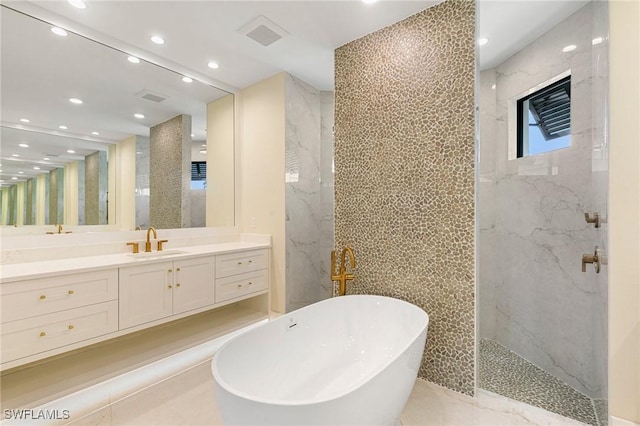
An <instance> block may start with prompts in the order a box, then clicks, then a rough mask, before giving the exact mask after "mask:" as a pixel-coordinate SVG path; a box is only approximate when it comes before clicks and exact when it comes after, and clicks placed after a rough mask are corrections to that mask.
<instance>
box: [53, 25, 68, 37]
mask: <svg viewBox="0 0 640 426" xmlns="http://www.w3.org/2000/svg"><path fill="white" fill-rule="evenodd" d="M51 32H52V33H54V34H55V35H59V36H62V37H66V36H67V34H68V33H67V32H66V31H65V30H63V29H62V28H60V27H51Z"/></svg>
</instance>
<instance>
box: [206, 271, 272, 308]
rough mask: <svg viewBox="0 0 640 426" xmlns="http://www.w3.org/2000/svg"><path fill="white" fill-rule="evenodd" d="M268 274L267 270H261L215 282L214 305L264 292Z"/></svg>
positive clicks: (267, 284)
mask: <svg viewBox="0 0 640 426" xmlns="http://www.w3.org/2000/svg"><path fill="white" fill-rule="evenodd" d="M268 274H269V272H268V271H267V270H262V271H257V272H248V273H245V274H241V275H234V276H231V277H226V278H220V279H218V280H216V303H218V302H224V301H225V300H230V299H235V298H236V297H241V296H244V295H246V294H251V293H255V292H257V291H261V290H266V289H267V287H268V286H269V276H268Z"/></svg>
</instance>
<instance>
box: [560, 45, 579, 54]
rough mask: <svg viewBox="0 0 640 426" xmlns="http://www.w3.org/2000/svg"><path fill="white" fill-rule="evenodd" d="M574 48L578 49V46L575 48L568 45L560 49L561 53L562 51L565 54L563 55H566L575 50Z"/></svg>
mask: <svg viewBox="0 0 640 426" xmlns="http://www.w3.org/2000/svg"><path fill="white" fill-rule="evenodd" d="M576 47H578V46H576V45H575V44H570V45H568V46H565V47H564V48H563V49H562V51H563V52H565V53H566V52H571V51H572V50H576Z"/></svg>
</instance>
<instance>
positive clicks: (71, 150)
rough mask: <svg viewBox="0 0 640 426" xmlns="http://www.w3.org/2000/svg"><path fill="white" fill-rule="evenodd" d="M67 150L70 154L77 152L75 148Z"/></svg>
mask: <svg viewBox="0 0 640 426" xmlns="http://www.w3.org/2000/svg"><path fill="white" fill-rule="evenodd" d="M67 152H68V153H69V154H75V153H76V152H75V151H74V150H73V149H68V150H67Z"/></svg>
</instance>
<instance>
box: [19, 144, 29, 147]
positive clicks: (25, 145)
mask: <svg viewBox="0 0 640 426" xmlns="http://www.w3.org/2000/svg"><path fill="white" fill-rule="evenodd" d="M18 146H19V147H20V148H29V145H27V144H26V143H19V144H18Z"/></svg>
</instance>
